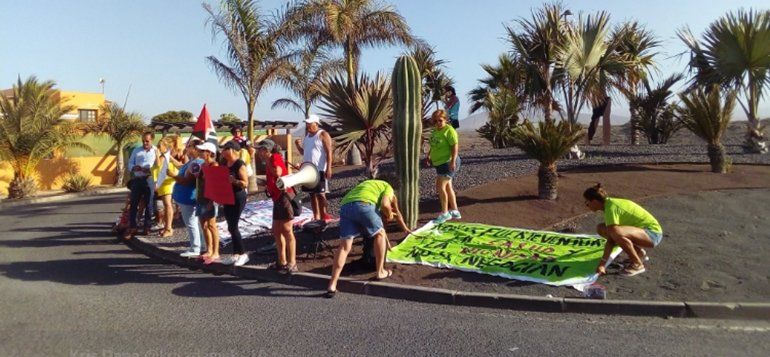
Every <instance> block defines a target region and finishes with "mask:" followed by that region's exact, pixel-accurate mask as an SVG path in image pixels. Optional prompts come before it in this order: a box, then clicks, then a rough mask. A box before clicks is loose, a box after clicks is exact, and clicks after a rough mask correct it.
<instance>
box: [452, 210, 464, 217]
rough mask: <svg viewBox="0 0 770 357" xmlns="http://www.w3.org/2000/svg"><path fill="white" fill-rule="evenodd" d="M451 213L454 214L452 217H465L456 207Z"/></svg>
mask: <svg viewBox="0 0 770 357" xmlns="http://www.w3.org/2000/svg"><path fill="white" fill-rule="evenodd" d="M449 214H451V215H452V219H462V218H463V216H462V215H461V214H460V211H458V210H456V209H453V210H451V211H449Z"/></svg>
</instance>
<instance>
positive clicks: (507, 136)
mask: <svg viewBox="0 0 770 357" xmlns="http://www.w3.org/2000/svg"><path fill="white" fill-rule="evenodd" d="M483 108H484V109H485V110H486V111H487V115H488V117H489V121H488V122H487V123H486V124H484V125H483V126H482V127H481V128H478V129H476V131H477V132H478V133H479V135H480V136H481V137H483V138H485V139H487V140H489V141H490V142H491V143H492V147H494V148H496V149H499V148H506V147H509V146H511V145H512V140H511V138H512V136H513V132H514V130H515V129H516V126H517V125H518V124H519V115H520V113H521V111H522V105H521V103H520V102H519V99H518V98H517V96H516V94H515V93H513V92H512V91H511V90H509V89H507V88H500V89H499V90H497V91H490V92H487V97H486V99H485V100H484V102H483Z"/></svg>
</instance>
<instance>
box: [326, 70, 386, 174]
mask: <svg viewBox="0 0 770 357" xmlns="http://www.w3.org/2000/svg"><path fill="white" fill-rule="evenodd" d="M347 84H348V83H347V82H346V81H345V79H343V78H341V77H334V78H331V79H329V80H328V81H327V82H326V83H325V85H324V86H322V88H321V104H322V107H321V111H322V114H324V115H325V116H327V117H331V118H333V119H334V121H335V123H336V124H337V125H339V126H340V127H341V128H342V133H341V134H340V135H339V136H337V137H336V138H335V141H336V147H337V148H338V150H339V151H340V152H341V153H342V154H344V153H346V152H347V151H348V150H350V149H351V148H352V147H353V146H355V147H357V148H358V149H359V150H360V151H361V152H362V153H363V155H364V161H365V162H366V168H367V174H368V175H369V177H377V168H378V166H379V163H380V161H381V160H382V159H384V158H386V157H388V156H389V155H390V154H391V151H392V150H390V148H391V121H392V119H393V99H392V94H391V91H390V82H389V81H388V80H387V79H386V78H385V77H383V76H381V75H380V74H377V75H376V76H375V77H374V78H373V79H369V77H368V76H367V75H365V74H362V75H361V76H360V78H359V79H358V80H357V81H356V82H355V83H353V84H354V86H353V87H352V89H353V90H352V91H351V90H350V88H351V87H350V86H348V85H347Z"/></svg>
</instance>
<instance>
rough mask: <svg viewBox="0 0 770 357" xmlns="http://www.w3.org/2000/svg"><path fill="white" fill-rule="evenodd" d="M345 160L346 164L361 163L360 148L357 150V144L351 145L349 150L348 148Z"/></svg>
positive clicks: (356, 164) (358, 164)
mask: <svg viewBox="0 0 770 357" xmlns="http://www.w3.org/2000/svg"><path fill="white" fill-rule="evenodd" d="M346 161H347V164H348V165H355V166H361V165H362V164H363V163H362V162H361V150H358V146H355V145H353V146H352V147H351V148H350V150H348V158H347V160H346Z"/></svg>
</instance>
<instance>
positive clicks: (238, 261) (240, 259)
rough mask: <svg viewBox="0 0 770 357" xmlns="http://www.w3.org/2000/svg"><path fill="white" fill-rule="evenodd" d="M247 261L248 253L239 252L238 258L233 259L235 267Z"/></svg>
mask: <svg viewBox="0 0 770 357" xmlns="http://www.w3.org/2000/svg"><path fill="white" fill-rule="evenodd" d="M248 262H249V255H248V254H241V255H240V256H239V257H238V259H236V260H235V266H237V267H240V266H244V265H245V264H246V263H248Z"/></svg>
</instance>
